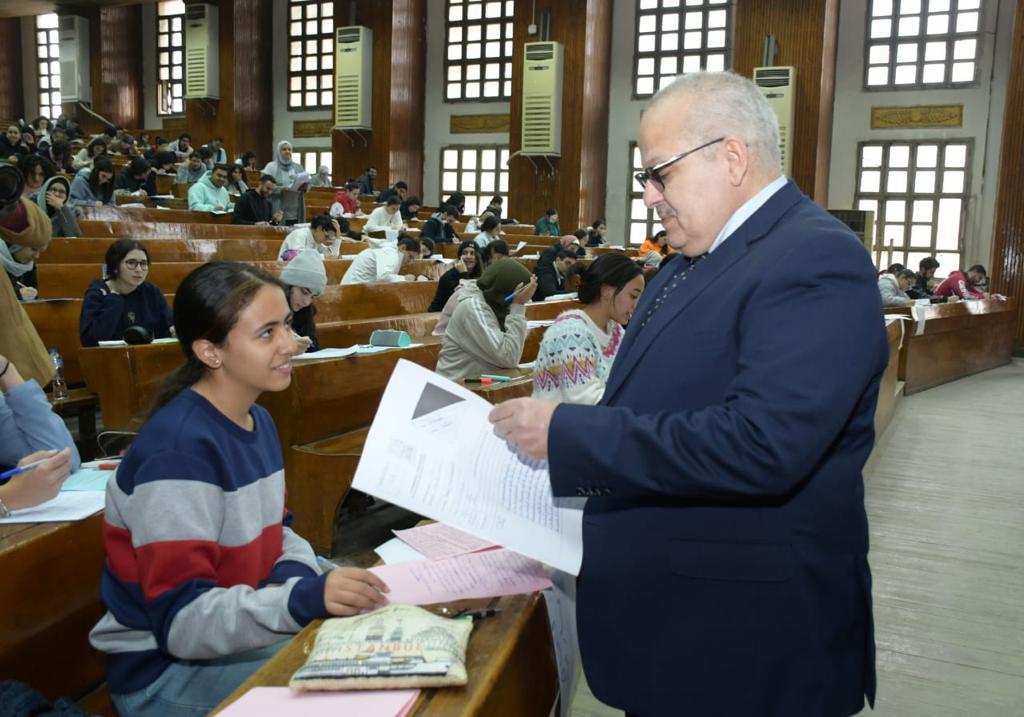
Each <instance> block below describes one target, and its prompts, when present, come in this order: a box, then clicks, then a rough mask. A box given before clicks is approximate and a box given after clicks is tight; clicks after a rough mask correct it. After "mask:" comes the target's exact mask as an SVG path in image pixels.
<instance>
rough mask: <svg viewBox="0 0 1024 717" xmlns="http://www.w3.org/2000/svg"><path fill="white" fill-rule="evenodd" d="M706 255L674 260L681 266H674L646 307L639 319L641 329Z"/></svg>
mask: <svg viewBox="0 0 1024 717" xmlns="http://www.w3.org/2000/svg"><path fill="white" fill-rule="evenodd" d="M706 256H707V254H701V255H700V256H695V257H693V258H691V259H687V258H685V257H681V258H680V260H678V261H675V262H674V263H676V264H680V265H681V266H678V267H675V275H674V276H673V277H672V278H671V279H670V280H669V281H668V282H667V283H666V284H665V285H664V286H663V287H661V291H659V292H658V296H657V297H656V298H655V299H654V301H653V302H652V303H651V306H650V308H648V309H647V313H646V314H644V318H643V319H641V321H640V326H639V328H641V329H642V328H643V327H644V326H646V325H647V322H648V321H650V320H651V317H652V316H654V314H655V312H656V311H657V310H658V309H660V308H661V305H662V304H664V303H665V300H666V299H668V297H669V296H670V295H671V294H672V292H673V291H675V289H676V287H677V286H679V284H680V283H681V282H684V281H686V277H688V276H689V275H690V273H691V272H692V271H693V269H694V267H695V266H697V264H699V263H700V260H701V259H703V258H704V257H706Z"/></svg>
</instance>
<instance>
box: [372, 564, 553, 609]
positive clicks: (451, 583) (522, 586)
mask: <svg viewBox="0 0 1024 717" xmlns="http://www.w3.org/2000/svg"><path fill="white" fill-rule="evenodd" d="M370 570H371V572H374V573H376V574H377V575H378V576H379V577H380V579H381V580H383V581H384V582H385V583H387V586H388V588H389V590H388V592H387V593H386V594H385V595H386V597H387V599H388V601H389V602H391V603H405V604H409V605H431V604H433V603H438V602H452V601H453V600H468V599H470V598H488V597H501V596H502V595H519V594H521V593H532V592H536V591H538V590H544V589H546V588H549V587H551V580H550V579H549V578H548V574H547V571H546V570H545V569H544V566H543V565H541V564H540V563H539V562H537V561H536V560H531V559H530V558H527V557H525V556H522V555H520V554H519V553H516V552H513V551H511V550H485V551H484V552H482V553H469V554H468V555H459V556H456V557H454V558H448V559H447V560H421V561H419V562H410V563H399V564H397V565H381V566H377V567H375V568H370Z"/></svg>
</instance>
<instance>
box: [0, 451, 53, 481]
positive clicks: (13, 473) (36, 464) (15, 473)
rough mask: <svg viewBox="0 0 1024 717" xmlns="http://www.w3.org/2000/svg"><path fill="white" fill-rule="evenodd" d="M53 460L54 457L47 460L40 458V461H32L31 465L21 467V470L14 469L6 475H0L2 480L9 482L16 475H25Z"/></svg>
mask: <svg viewBox="0 0 1024 717" xmlns="http://www.w3.org/2000/svg"><path fill="white" fill-rule="evenodd" d="M51 458H53V456H47V457H46V458H40V459H39V460H38V461H32V462H31V463H29V464H28V465H26V466H21V467H20V468H12V469H11V470H9V471H7V472H5V473H0V480H7V479H8V478H12V477H14V476H16V475H19V474H20V473H24V472H25V471H30V470H32V469H33V468H35V467H36V466H38V465H39V464H40V463H42V462H43V461H48V460H50V459H51Z"/></svg>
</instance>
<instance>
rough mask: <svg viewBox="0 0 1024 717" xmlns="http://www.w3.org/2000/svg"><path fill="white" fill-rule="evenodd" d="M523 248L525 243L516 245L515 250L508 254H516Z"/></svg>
mask: <svg viewBox="0 0 1024 717" xmlns="http://www.w3.org/2000/svg"><path fill="white" fill-rule="evenodd" d="M524 246H526V242H524V241H521V242H519V243H518V244H516V248H515V249H513V250H512V251H511V252H510V254H518V253H519V252H520V251H522V249H523V247H524Z"/></svg>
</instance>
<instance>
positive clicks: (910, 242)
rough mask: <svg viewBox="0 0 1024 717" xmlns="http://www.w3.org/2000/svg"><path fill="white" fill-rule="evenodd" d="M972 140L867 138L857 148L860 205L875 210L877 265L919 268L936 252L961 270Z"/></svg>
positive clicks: (943, 263)
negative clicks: (920, 263) (906, 140)
mask: <svg viewBox="0 0 1024 717" xmlns="http://www.w3.org/2000/svg"><path fill="white" fill-rule="evenodd" d="M972 149H973V143H972V141H971V140H962V139H961V140H948V141H932V142H929V141H916V142H862V143H860V144H859V145H858V147H857V191H856V195H855V197H854V201H855V202H856V206H857V209H863V210H869V211H873V212H874V213H875V241H874V243H875V252H874V254H875V256H874V259H875V264H876V266H878V267H879V268H885V267H888V266H889V265H891V264H894V263H899V264H903V265H904V266H906V267H907V268H908V269H912V270H915V271H916V270H917V267H918V263H919V262H920V261H921V259H924V258H925V257H928V256H933V257H935V258H936V259H937V260H938V262H939V265H940V267H941V268H940V269H939V271H940V272H941V273H942V274H943V275H945V274H946V273H948V272H950V271H953V270H955V269H957V268H958V267H959V266H960V260H961V256H962V253H963V229H964V226H965V225H966V214H967V199H968V197H969V195H970V187H971V177H970V165H971V152H972Z"/></svg>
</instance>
